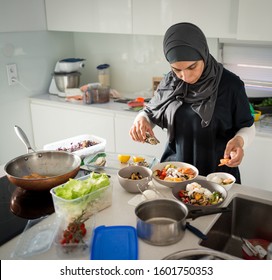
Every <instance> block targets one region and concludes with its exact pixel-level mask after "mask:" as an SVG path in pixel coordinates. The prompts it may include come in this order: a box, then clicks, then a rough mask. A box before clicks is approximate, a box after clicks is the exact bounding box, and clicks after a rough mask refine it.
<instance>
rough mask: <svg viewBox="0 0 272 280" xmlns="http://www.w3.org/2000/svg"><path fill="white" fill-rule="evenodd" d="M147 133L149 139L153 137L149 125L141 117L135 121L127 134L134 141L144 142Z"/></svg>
mask: <svg viewBox="0 0 272 280" xmlns="http://www.w3.org/2000/svg"><path fill="white" fill-rule="evenodd" d="M147 132H148V133H149V134H150V136H151V137H154V132H153V130H152V127H151V125H150V123H149V122H148V120H147V119H146V118H145V117H143V116H141V117H139V118H137V119H136V120H135V122H134V124H133V125H132V127H131V129H130V131H129V134H130V136H131V138H132V139H133V140H134V141H137V142H145V139H146V133H147Z"/></svg>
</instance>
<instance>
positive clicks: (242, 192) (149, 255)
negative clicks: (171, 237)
mask: <svg viewBox="0 0 272 280" xmlns="http://www.w3.org/2000/svg"><path fill="white" fill-rule="evenodd" d="M112 180H113V201H112V205H111V206H110V207H108V208H106V209H104V210H102V211H100V212H99V213H98V214H97V216H96V226H99V225H106V226H112V225H130V226H134V227H136V216H135V213H134V209H135V206H133V205H130V204H129V203H128V202H129V201H130V200H131V199H132V198H134V197H135V196H136V195H135V194H130V193H127V192H126V191H125V190H124V189H123V188H122V187H121V186H120V185H119V182H118V179H117V176H116V175H113V176H112ZM158 190H159V191H160V192H161V193H163V195H164V196H166V197H172V192H171V189H170V188H167V187H159V188H158ZM235 196H243V197H247V198H248V197H250V196H253V197H254V198H255V200H262V199H263V200H265V201H268V203H269V204H272V192H268V191H265V190H259V189H254V188H250V187H246V186H241V185H238V184H235V185H234V186H233V187H232V188H231V190H230V191H229V193H228V197H227V199H226V201H225V202H224V204H223V205H222V206H226V205H228V203H229V202H230V201H231V200H232V199H233V198H234V197H235ZM219 215H220V214H215V215H211V216H204V217H199V218H197V219H195V220H194V221H190V223H191V224H192V225H193V226H195V227H197V228H198V229H199V230H201V231H202V232H203V233H207V232H208V231H209V229H210V228H211V227H212V225H213V224H214V223H215V221H216V220H217V218H218V217H219ZM54 219H55V214H52V215H50V216H49V217H48V218H46V219H45V220H44V221H43V223H45V224H47V223H48V224H50V223H52V222H53V221H54ZM87 225H88V222H87ZM18 238H19V237H15V238H14V239H12V240H10V241H9V242H7V243H5V244H4V245H2V246H1V247H0V259H1V260H5V259H10V258H11V254H12V252H13V251H14V250H15V248H16V243H17V241H18ZM200 241H201V240H200V239H199V238H198V237H196V236H195V235H193V234H192V233H191V232H190V231H188V230H186V232H185V235H184V237H183V238H182V240H181V241H179V242H178V243H176V244H173V245H170V246H153V245H149V244H147V243H145V242H143V241H142V240H141V239H139V259H142V260H154V259H162V258H164V257H166V256H168V255H169V254H172V253H174V252H176V251H180V250H184V249H192V248H199V247H201V246H200V245H199V243H200ZM58 258H59V257H58V255H57V251H56V247H55V246H54V245H53V246H52V247H51V248H50V250H48V251H47V252H44V253H42V254H38V255H35V256H32V257H31V258H30V259H41V260H42V259H47V260H48V259H58ZM82 259H88V256H86V255H85V256H82Z"/></svg>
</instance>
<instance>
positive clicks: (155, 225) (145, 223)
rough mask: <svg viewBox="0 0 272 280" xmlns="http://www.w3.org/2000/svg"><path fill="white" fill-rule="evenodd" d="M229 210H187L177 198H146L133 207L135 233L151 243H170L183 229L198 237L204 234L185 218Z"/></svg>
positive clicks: (180, 235) (181, 233)
mask: <svg viewBox="0 0 272 280" xmlns="http://www.w3.org/2000/svg"><path fill="white" fill-rule="evenodd" d="M229 211H231V210H230V209H229V208H226V207H221V208H210V209H195V210H190V211H189V210H188V208H187V206H186V205H185V204H184V203H182V202H180V201H177V200H174V199H168V198H159V199H153V200H146V201H143V202H142V203H140V204H138V205H137V206H136V208H135V214H136V216H137V234H138V236H139V237H140V238H141V239H142V240H143V241H145V242H147V243H149V244H152V245H160V246H163V245H170V244H174V243H176V242H178V241H179V240H181V239H182V237H183V236H184V233H185V229H186V228H187V229H189V230H190V231H192V232H193V233H194V234H196V235H197V236H198V237H199V238H202V239H206V236H205V235H204V234H203V233H201V231H199V230H198V229H197V228H195V227H193V226H191V225H190V224H189V223H188V222H187V221H186V219H190V218H191V219H196V218H197V217H200V216H205V215H211V214H216V213H223V212H229Z"/></svg>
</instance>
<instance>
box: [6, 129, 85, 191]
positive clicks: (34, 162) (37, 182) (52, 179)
mask: <svg viewBox="0 0 272 280" xmlns="http://www.w3.org/2000/svg"><path fill="white" fill-rule="evenodd" d="M14 129H15V132H16V134H17V136H18V137H19V138H20V139H21V141H22V142H23V143H24V144H25V145H26V147H27V150H28V153H27V154H24V155H22V156H19V157H17V158H15V159H12V160H11V161H9V162H8V163H7V164H6V165H5V167H4V170H5V172H6V174H7V178H8V179H9V181H10V182H11V183H13V184H14V185H16V186H18V187H21V188H23V189H26V190H35V191H47V190H50V189H51V188H53V187H55V186H58V185H61V184H63V183H65V182H67V181H68V180H69V178H74V177H75V176H76V175H77V173H78V171H79V168H80V164H81V158H80V157H79V156H77V155H74V154H72V153H68V152H64V151H38V152H36V151H34V150H33V149H32V148H31V146H30V144H29V141H28V138H27V136H26V135H25V133H24V132H23V130H22V129H21V128H20V127H18V126H15V127H14ZM33 173H36V174H39V175H41V176H46V177H45V178H41V177H40V178H34V177H31V178H23V177H24V176H29V175H31V174H33Z"/></svg>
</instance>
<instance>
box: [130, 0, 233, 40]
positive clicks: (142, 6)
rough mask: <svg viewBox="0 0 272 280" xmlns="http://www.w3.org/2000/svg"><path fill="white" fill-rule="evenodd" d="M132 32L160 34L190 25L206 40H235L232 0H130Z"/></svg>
mask: <svg viewBox="0 0 272 280" xmlns="http://www.w3.org/2000/svg"><path fill="white" fill-rule="evenodd" d="M132 10H133V15H132V19H133V25H132V26H133V33H134V34H147V35H164V33H165V31H166V30H167V28H168V27H170V26H171V25H172V24H175V23H178V22H192V23H194V24H196V25H198V26H199V27H200V28H201V29H202V30H203V32H204V33H205V35H206V36H207V37H210V38H235V36H236V24H237V13H238V1H236V0H205V1H203V0H148V1H146V0H133V9H132Z"/></svg>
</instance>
